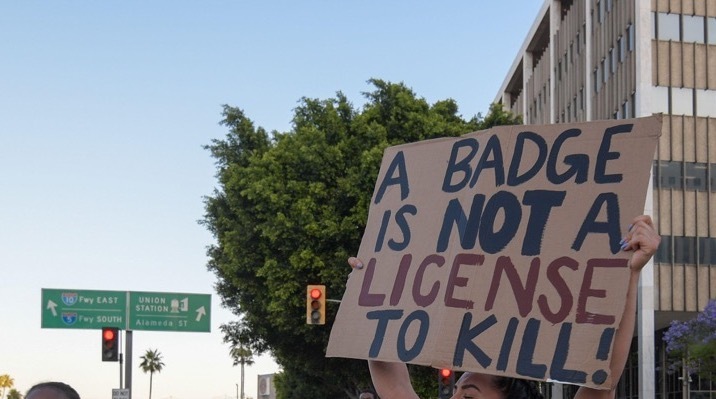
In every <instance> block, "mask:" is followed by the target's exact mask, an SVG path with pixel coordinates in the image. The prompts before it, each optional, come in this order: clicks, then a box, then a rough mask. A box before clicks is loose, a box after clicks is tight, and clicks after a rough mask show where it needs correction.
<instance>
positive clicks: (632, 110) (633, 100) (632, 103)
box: [629, 92, 638, 118]
mask: <svg viewBox="0 0 716 399" xmlns="http://www.w3.org/2000/svg"><path fill="white" fill-rule="evenodd" d="M629 105H630V106H631V108H630V109H629V113H630V115H631V117H632V118H636V117H637V116H638V115H637V114H636V92H631V97H630V99H629Z"/></svg>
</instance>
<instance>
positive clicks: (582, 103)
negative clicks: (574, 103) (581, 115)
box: [579, 86, 584, 110]
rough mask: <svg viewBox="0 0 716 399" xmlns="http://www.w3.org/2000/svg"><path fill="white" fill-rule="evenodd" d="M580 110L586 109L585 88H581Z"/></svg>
mask: <svg viewBox="0 0 716 399" xmlns="http://www.w3.org/2000/svg"><path fill="white" fill-rule="evenodd" d="M579 109H580V110H583V109H584V86H582V87H580V88H579Z"/></svg>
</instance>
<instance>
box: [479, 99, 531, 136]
mask: <svg viewBox="0 0 716 399" xmlns="http://www.w3.org/2000/svg"><path fill="white" fill-rule="evenodd" d="M477 120H478V122H477V123H478V129H479V130H484V129H489V128H491V127H493V126H501V125H521V124H522V116H520V115H515V114H513V113H512V112H510V111H507V110H505V109H504V108H503V106H502V104H499V103H492V104H490V111H489V112H488V113H487V115H486V116H485V117H484V118H483V117H482V114H477Z"/></svg>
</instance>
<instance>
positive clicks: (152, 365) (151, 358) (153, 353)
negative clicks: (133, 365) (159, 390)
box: [139, 349, 164, 399]
mask: <svg viewBox="0 0 716 399" xmlns="http://www.w3.org/2000/svg"><path fill="white" fill-rule="evenodd" d="M140 359H142V363H140V364H139V368H141V369H142V371H144V372H145V373H146V372H149V399H152V377H153V376H154V373H155V372H157V373H160V372H161V371H162V368H163V367H164V362H162V354H161V352H159V350H157V349H155V350H151V349H147V352H146V353H145V354H144V356H141V357H140Z"/></svg>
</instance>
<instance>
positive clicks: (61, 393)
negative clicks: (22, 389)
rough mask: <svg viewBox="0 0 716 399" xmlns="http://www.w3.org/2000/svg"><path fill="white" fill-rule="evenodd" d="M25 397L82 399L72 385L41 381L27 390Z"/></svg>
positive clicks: (37, 398)
mask: <svg viewBox="0 0 716 399" xmlns="http://www.w3.org/2000/svg"><path fill="white" fill-rule="evenodd" d="M25 399H80V395H79V394H78V393H77V391H75V390H74V389H73V388H72V387H71V386H69V385H67V384H65V383H63V382H56V381H52V382H41V383H39V384H37V385H35V386H33V387H32V388H30V390H29V391H27V394H26V395H25Z"/></svg>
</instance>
